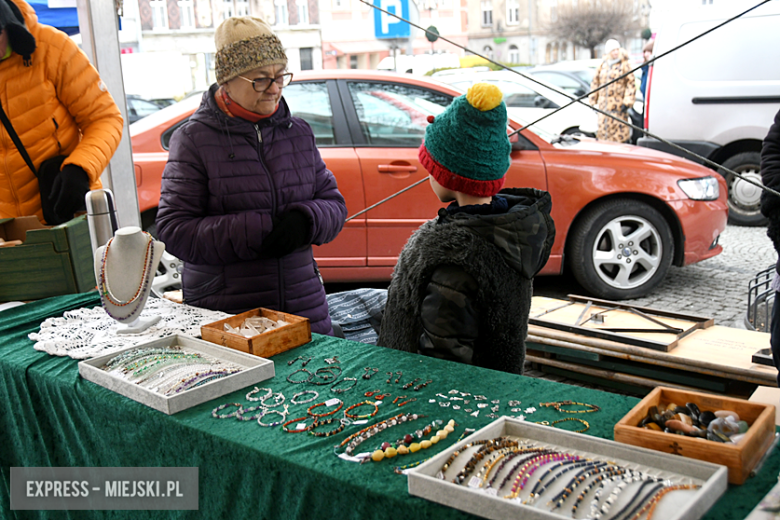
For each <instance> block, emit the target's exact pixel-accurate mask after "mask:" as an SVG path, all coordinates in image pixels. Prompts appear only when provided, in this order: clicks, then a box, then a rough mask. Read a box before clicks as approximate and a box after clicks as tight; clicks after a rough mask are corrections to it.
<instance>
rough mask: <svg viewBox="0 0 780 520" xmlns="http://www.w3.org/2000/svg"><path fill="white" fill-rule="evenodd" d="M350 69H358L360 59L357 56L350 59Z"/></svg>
mask: <svg viewBox="0 0 780 520" xmlns="http://www.w3.org/2000/svg"><path fill="white" fill-rule="evenodd" d="M349 68H350V69H356V68H358V57H357V56H355V55H352V56H350V57H349Z"/></svg>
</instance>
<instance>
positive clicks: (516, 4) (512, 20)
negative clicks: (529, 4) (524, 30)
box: [506, 0, 520, 25]
mask: <svg viewBox="0 0 780 520" xmlns="http://www.w3.org/2000/svg"><path fill="white" fill-rule="evenodd" d="M506 23H507V25H517V24H518V23H520V1H519V0H506Z"/></svg>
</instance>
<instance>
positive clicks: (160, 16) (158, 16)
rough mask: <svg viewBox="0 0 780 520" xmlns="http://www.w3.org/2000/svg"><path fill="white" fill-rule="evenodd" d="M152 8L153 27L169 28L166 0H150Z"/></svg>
mask: <svg viewBox="0 0 780 520" xmlns="http://www.w3.org/2000/svg"><path fill="white" fill-rule="evenodd" d="M149 6H150V7H151V8H152V27H153V28H155V29H167V28H168V6H167V5H166V2H165V0H149Z"/></svg>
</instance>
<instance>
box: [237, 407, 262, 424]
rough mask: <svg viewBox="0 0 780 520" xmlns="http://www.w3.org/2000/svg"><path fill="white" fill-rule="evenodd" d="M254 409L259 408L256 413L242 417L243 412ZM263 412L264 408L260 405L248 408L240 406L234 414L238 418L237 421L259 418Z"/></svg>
mask: <svg viewBox="0 0 780 520" xmlns="http://www.w3.org/2000/svg"><path fill="white" fill-rule="evenodd" d="M256 410H260V413H256V414H254V415H252V416H251V417H244V414H245V413H249V412H254V411H256ZM263 412H265V408H263V406H262V405H259V406H250V407H249V408H241V409H240V410H238V413H237V414H236V419H238V420H239V421H252V420H254V419H259V418H260V417H262V416H263Z"/></svg>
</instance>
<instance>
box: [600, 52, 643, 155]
mask: <svg viewBox="0 0 780 520" xmlns="http://www.w3.org/2000/svg"><path fill="white" fill-rule="evenodd" d="M604 51H605V55H604V60H603V61H602V62H601V64H600V65H599V68H598V69H597V70H596V75H595V76H593V81H592V82H591V84H590V90H591V91H593V90H595V89H597V88H599V87H601V86H603V85H606V84H607V83H609V82H610V81H612V80H614V79H616V78H619V77H620V76H622V75H624V74H625V73H627V72H629V71H630V70H631V64H630V63H629V61H628V53H627V52H626V51H625V49H621V48H620V43H618V41H617V40H614V39H611V40H607V43H606V44H605V45H604ZM635 97H636V79H634V75H633V74H629V75H628V76H626V77H624V78H622V79H620V80H618V81H615V82H614V83H612V84H611V85H609V86H608V87H606V88H604V89H601V90H599V91H598V92H594V93H593V94H591V95H590V98H589V100H590V104H591V105H593V106H594V107H596V108H598V109H600V110H603V111H604V112H607V113H609V114H611V115H613V116H615V117H617V118H619V119H622V120H623V121H626V122H630V118H629V116H628V109H629V108H630V107H632V106H633V105H634V98H635ZM596 137H598V138H599V139H601V140H602V141H615V142H618V143H627V142H629V141H630V140H631V127H629V126H626V125H624V124H622V123H620V122H619V121H615V120H614V119H612V118H611V117H607V116H605V115H604V114H599V129H598V132H597V134H596Z"/></svg>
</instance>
